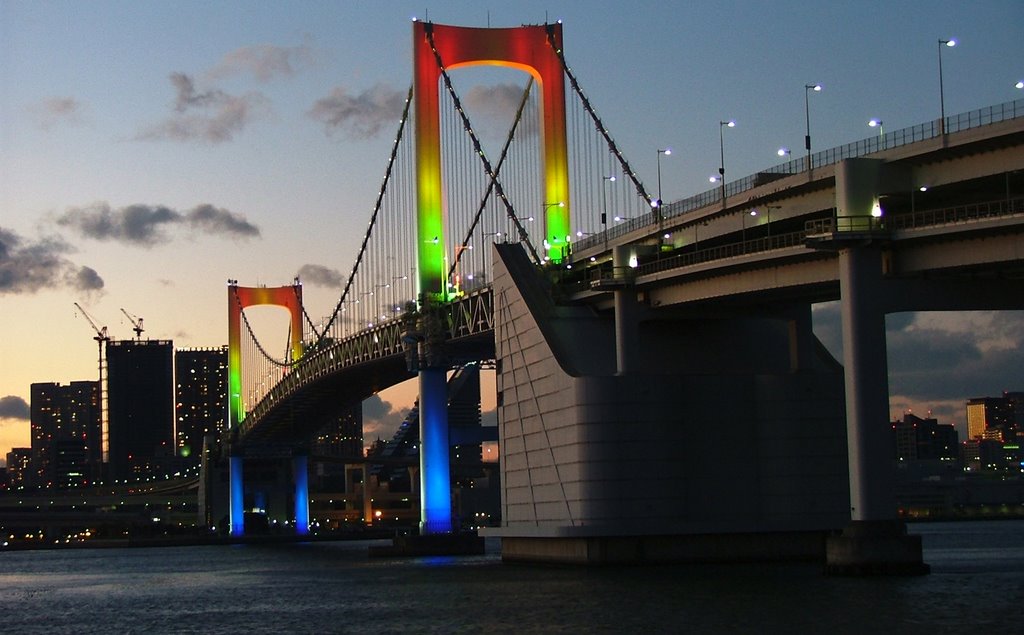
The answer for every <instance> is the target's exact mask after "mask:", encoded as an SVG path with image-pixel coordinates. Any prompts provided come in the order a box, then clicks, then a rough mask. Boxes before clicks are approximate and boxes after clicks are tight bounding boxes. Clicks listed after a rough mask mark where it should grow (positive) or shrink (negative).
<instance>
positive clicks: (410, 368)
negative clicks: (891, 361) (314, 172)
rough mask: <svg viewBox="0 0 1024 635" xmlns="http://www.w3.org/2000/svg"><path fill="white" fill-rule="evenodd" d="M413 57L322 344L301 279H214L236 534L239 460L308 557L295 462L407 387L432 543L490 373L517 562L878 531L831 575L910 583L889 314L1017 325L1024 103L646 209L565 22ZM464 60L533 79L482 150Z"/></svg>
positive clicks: (788, 544) (435, 42)
mask: <svg viewBox="0 0 1024 635" xmlns="http://www.w3.org/2000/svg"><path fill="white" fill-rule="evenodd" d="M413 56H414V83H413V86H412V87H411V88H410V90H409V93H408V97H407V100H406V104H405V110H404V112H403V115H402V118H401V121H400V123H399V127H398V130H397V133H396V135H395V140H394V144H393V147H392V150H391V153H390V156H389V158H388V162H387V167H386V169H385V175H384V179H383V183H382V185H381V188H380V191H379V193H378V195H377V197H376V200H375V201H374V205H373V207H372V211H371V213H370V217H369V222H368V224H367V228H366V232H365V235H364V237H363V240H362V243H361V245H360V247H359V250H358V253H357V254H356V255H355V264H354V265H353V267H352V270H351V272H350V274H349V275H348V277H347V279H346V280H345V283H344V285H343V287H342V288H341V292H340V297H339V299H338V301H337V304H336V306H335V308H334V310H333V311H332V313H331V314H330V315H329V316H327V317H325V318H323V319H321V320H314V319H312V318H311V316H309V315H308V314H307V313H306V312H305V309H304V308H303V305H302V287H301V283H300V281H298V280H296V281H295V283H294V284H292V285H289V286H285V287H278V288H264V287H243V286H239V285H238V284H237V282H236V281H233V280H232V281H229V287H228V315H229V349H230V352H229V360H230V370H229V411H230V421H231V429H230V434H229V438H228V439H227V443H226V444H225V447H226V452H227V454H229V455H230V459H229V460H230V464H231V467H230V474H231V478H230V480H231V486H230V489H231V492H230V518H231V531H232V533H234V534H240V533H242V532H244V524H243V520H242V519H243V518H244V499H245V490H244V479H243V475H244V470H243V464H244V461H245V460H246V457H247V456H252V455H257V456H258V455H259V454H260V453H261V452H263V451H265V450H264V449H265V448H268V447H269V448H273V447H278V448H279V447H285V448H286V454H289V455H290V456H292V457H293V468H294V475H295V494H294V503H295V506H294V509H295V512H294V522H295V526H296V530H297V532H299V533H300V534H301V533H303V532H304V531H305V530H306V528H307V527H308V507H306V506H305V502H306V501H307V500H308V495H307V494H306V492H305V477H304V473H305V469H306V463H305V461H306V456H305V453H304V450H303V448H304V447H305V446H306V444H307V440H308V438H309V437H310V436H311V435H312V434H313V433H314V432H315V431H316V430H317V429H319V428H320V427H322V426H323V425H324V423H325V422H326V421H327V420H328V419H329V418H330V417H331V416H332V415H334V414H336V413H337V412H338V411H340V410H341V409H343V408H345V407H351V405H352V404H357V403H359V402H361V401H362V400H363V399H365V398H367V397H369V396H370V395H372V394H373V393H375V392H376V391H378V390H381V389H383V388H386V387H388V386H392V385H395V384H397V383H399V382H402V381H405V380H407V379H410V378H412V377H418V379H419V413H420V416H419V421H420V443H421V447H420V470H419V473H420V478H421V487H420V501H421V510H420V512H421V524H420V530H421V533H422V534H424V535H444V534H449V533H451V532H452V531H453V526H452V511H451V493H450V489H451V487H450V482H449V456H448V447H449V438H448V430H447V412H446V408H447V403H446V399H447V397H446V375H447V373H448V371H449V370H450V369H451V368H455V367H458V366H460V365H463V364H467V363H472V362H476V361H480V360H494V361H495V365H496V368H497V377H498V393H499V395H498V402H499V427H500V439H501V443H502V488H503V511H504V513H503V527H502V528H501V530H500V531H499V532H498V533H499V534H500V535H502V538H503V555H504V556H505V557H506V558H508V559H515V558H522V559H553V560H570V561H608V560H615V559H636V558H638V557H640V556H639V555H638V554H644V553H647V554H649V555H650V557H658V558H660V557H665V558H685V557H695V555H696V554H698V553H700V552H701V550H706V549H708V548H711V549H716V548H718V547H717V545H719V542H718V539H717V538H709V537H708V536H722V535H728V536H731V537H732V538H733V539H732V540H731V542H730V545H731V546H730V549H731V550H732V551H731V552H730V553H732V554H734V555H735V556H736V557H741V556H742V555H744V554H746V555H750V556H755V555H757V553H755V552H758V550H760V552H758V553H760V556H762V557H763V556H764V555H765V553H764V550H768V551H771V552H772V553H773V554H775V555H776V556H783V555H788V556H795V555H800V554H804V551H801V550H805V549H808V548H813V547H808V546H807V545H814V544H820V537H821V535H822V532H826V531H835V530H837V529H840V528H842V527H844V526H847V525H849V524H850V523H851V521H852V522H853V525H851V526H857V527H861V528H862V527H864V526H870V527H883V528H884V531H881V533H880V534H879V532H875V533H872V532H871V531H868V532H866V533H865V532H863V531H862V532H861V534H856V532H854V534H856V535H853V534H851V536H852V537H851V536H845V537H842V540H840V539H837V542H836V544H837V545H839V546H837V547H835V549H836V550H837V551H835V553H840V552H842V553H843V554H845V553H846V552H844V551H843V550H844V549H846V550H847V551H849V550H850V549H853V552H855V553H854V554H853V555H852V556H848V554H847V555H839V556H835V557H836V558H838V559H839V560H842V559H843V558H846V557H847V556H848V557H849V558H852V559H853V560H852V561H853V562H854V564H855V565H856V566H861V565H862V564H863V561H864V559H865V558H867V559H868V560H870V559H871V557H873V556H871V555H868V556H865V555H864V553H863V552H862V551H858V550H860V549H863V548H867V549H868V551H869V552H870V550H871V548H872V547H870V545H871V544H876V543H877V540H875V542H872V540H874V538H871V539H865V538H863V536H864V535H868V536H876V537H877V535H882V539H883V540H888V541H890V542H894V543H896V544H898V545H900V546H899V549H903V550H904V551H901V552H899V554H898V555H896V556H892V555H891V553H895V552H892V550H890V556H889V558H890V560H892V559H894V560H895V562H894V563H889V564H892V565H893V566H895V567H896V568H900V567H904V568H905V569H907V570H915V569H920V567H921V562H920V545H919V543H918V544H917V545H916V551H915V545H914V544H913V541H909V545H908V539H907V537H905V536H901V535H900V534H899V527H898V526H897V525H893V521H894V520H895V505H894V504H893V503H892V501H891V492H886V488H887V483H886V477H885V474H886V469H885V467H884V465H883V464H885V463H886V461H887V457H888V453H887V451H886V449H885V446H884V443H885V440H886V439H887V436H885V435H887V426H888V408H887V399H888V394H887V381H886V379H885V377H886V373H885V356H884V349H885V342H884V314H885V313H887V312H893V311H896V310H923V309H926V308H930V309H935V310H951V309H959V308H1024V306H1020V304H1021V301H1020V300H1019V298H1021V297H1024V295H1021V294H1019V293H1016V294H1014V293H1008V291H1013V290H1015V289H1017V288H1018V287H1020V286H1021V285H1020V282H1019V278H1018V277H1017V273H1018V272H1020V271H1021V270H1022V269H1024V268H1022V267H1021V265H1022V261H1024V242H1022V241H1024V238H1022V232H1021V230H1022V229H1024V226H1022V222H1021V221H1022V218H1024V198H1022V196H1024V182H1022V181H1024V179H1022V176H1021V170H1022V168H1024V149H1022V148H1024V145H1022V143H1021V141H1022V137H1024V102H1022V101H1021V100H1018V101H1017V102H1010V103H1008V104H1002V105H999V106H995V107H991V108H988V109H983V110H981V111H975V112H972V113H966V114H965V115H960V116H954V117H949V118H947V119H946V120H943V121H940V122H929V123H927V124H922V125H921V126H916V127H913V128H908V129H904V130H898V131H893V132H890V133H888V134H886V135H884V136H881V137H875V138H872V139H869V140H865V141H862V142H858V143H855V144H850V145H849V146H844V147H841V148H835V149H831V150H827V151H825V152H819V153H817V154H814V155H809V156H807V157H804V158H800V159H797V160H794V161H791V162H789V163H786V164H783V165H779V166H775V167H773V168H771V169H769V170H766V171H764V172H760V173H758V174H756V175H753V176H751V177H748V178H746V179H741V180H739V181H735V182H731V183H723V184H722V185H721V187H719V188H715V189H713V190H709V191H708V192H706V193H703V194H701V195H698V196H695V197H691V198H689V199H685V200H682V201H676V202H672V203H669V204H663V202H662V201H661V200H660V199H658V198H657V196H655V195H653V194H652V193H651V191H650V190H649V189H648V188H647V187H646V186H645V184H644V182H643V181H642V180H641V179H640V178H639V176H638V175H637V174H636V173H635V172H634V170H633V169H632V168H631V167H630V164H629V162H628V160H627V158H626V157H625V156H624V154H623V153H622V152H621V150H620V149H619V148H618V147H617V146H616V144H615V142H614V140H613V136H612V134H611V133H610V131H609V130H608V129H607V127H606V126H605V125H604V123H603V122H602V120H601V118H600V116H599V115H598V113H597V110H596V109H595V108H594V106H593V105H592V104H591V103H590V101H589V100H588V98H587V96H586V94H585V92H584V91H583V89H582V87H581V86H580V83H579V81H578V80H577V78H576V76H575V75H574V73H573V71H572V68H571V67H570V66H569V64H568V62H567V60H566V56H565V54H564V52H563V50H562V26H561V24H544V25H536V26H523V27H515V28H507V29H492V28H487V29H484V28H467V27H454V26H446V25H439V24H432V23H429V22H415V23H414V25H413ZM479 64H486V65H498V66H506V67H511V68H514V69H517V70H521V71H525V79H524V81H523V82H522V84H521V85H520V86H517V88H516V94H517V98H518V107H517V109H516V111H515V113H514V114H513V115H512V116H511V117H510V122H509V123H508V126H507V130H506V131H503V133H502V142H501V143H500V144H499V145H497V146H496V147H495V148H489V147H487V144H486V143H485V140H484V139H483V138H482V136H483V132H482V131H483V128H482V127H480V124H479V123H477V122H474V121H473V120H472V119H471V115H472V113H471V112H470V109H468V108H466V107H465V106H464V105H463V104H464V102H463V98H462V97H460V94H459V91H458V90H457V88H456V85H457V84H456V81H455V80H456V78H454V77H453V73H452V71H455V70H457V69H459V68H461V67H465V66H470V65H479ZM979 246H983V247H984V248H983V249H981V250H979V249H978V247H979ZM837 299H839V300H841V301H842V303H843V311H844V326H843V328H844V343H845V349H846V350H845V352H844V355H845V357H844V359H843V360H842V361H843V363H844V366H845V367H846V372H845V373H844V372H843V369H842V368H841V367H839V366H838V365H837V364H836V363H835V361H834V360H832V359H831V356H829V355H828V354H827V353H825V352H824V351H823V350H822V348H821V346H820V344H818V343H817V339H816V338H815V337H814V335H813V333H811V329H810V305H811V304H812V303H814V302H821V301H826V300H837ZM256 305H275V306H281V307H283V308H285V309H286V310H288V311H289V314H290V316H291V319H290V328H289V332H288V339H287V345H286V347H285V349H286V350H285V352H284V354H283V355H282V354H281V353H280V351H275V350H274V349H273V347H268V346H267V345H265V344H264V343H262V342H261V341H260V340H259V339H258V338H256V337H255V335H254V332H253V329H252V327H251V325H250V324H249V321H248V319H247V318H246V314H245V309H246V308H248V307H251V306H256ZM879 319H881V325H882V330H881V332H879V327H878V325H879ZM641 325H643V327H642V328H641ZM847 331H849V332H848V333H847ZM879 350H880V351H881V357H880V359H879ZM844 382H845V385H844ZM844 394H845V398H844ZM711 428H715V429H717V432H716V439H715V440H714V441H712V440H698V439H696V438H695V437H698V436H700V435H699V434H698V431H699V430H702V429H705V430H707V429H711ZM723 443H724V444H726V445H729V444H730V443H732V444H734V445H732V446H731V448H732V450H734V453H733V454H732V455H729V454H728V453H725V452H724V451H723V447H722V446H721V444H723ZM641 471H643V472H646V474H647V476H645V477H643V478H641V477H640V476H639V472H641ZM751 488H753V489H754V490H756V491H754V492H751ZM744 498H749V499H756V500H755V502H754V503H751V505H749V506H748V507H749V509H745V510H744V511H739V510H737V509H735V508H734V507H733V506H735V505H737V504H738V501H739V500H741V499H744ZM639 518H642V519H643V523H642V526H638V523H637V519H639ZM858 523H859V524H858ZM681 536H686V537H688V539H686V540H682V539H681V538H680V537H681ZM766 536H768V538H767V539H766ZM752 537H756V538H752ZM808 537H809V538H808ZM843 540H845V542H843ZM865 540H866V541H867V543H869V546H868V547H863V544H865ZM851 541H852V543H855V547H849V544H851ZM680 545H683V546H680ZM796 545H800V546H796ZM897 551H898V549H897ZM872 553H873V552H872ZM839 564H840V565H841V564H842V562H840V563H839ZM883 564H885V563H883ZM837 566H838V565H837Z"/></svg>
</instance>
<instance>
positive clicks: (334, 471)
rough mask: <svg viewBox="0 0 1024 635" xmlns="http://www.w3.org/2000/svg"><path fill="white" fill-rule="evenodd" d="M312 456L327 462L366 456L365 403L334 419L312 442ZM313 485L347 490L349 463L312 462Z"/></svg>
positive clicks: (331, 419)
mask: <svg viewBox="0 0 1024 635" xmlns="http://www.w3.org/2000/svg"><path fill="white" fill-rule="evenodd" d="M310 445H311V447H310V454H311V455H312V456H313V457H324V458H326V459H343V458H349V459H351V457H361V456H362V455H363V404H362V403H359V402H357V403H356V404H355V405H353V406H352V407H351V408H346V409H344V410H343V411H342V412H341V413H339V414H337V415H335V416H333V417H331V418H330V419H329V420H328V421H327V423H326V424H324V426H323V427H322V428H320V430H318V431H317V433H316V435H315V436H314V437H313V439H312V441H311V444H310ZM309 470H310V474H309V476H310V486H311V487H314V488H316V489H320V490H324V489H334V490H343V489H344V488H345V464H344V463H341V462H339V461H337V460H317V458H313V459H312V460H311V461H310V463H309Z"/></svg>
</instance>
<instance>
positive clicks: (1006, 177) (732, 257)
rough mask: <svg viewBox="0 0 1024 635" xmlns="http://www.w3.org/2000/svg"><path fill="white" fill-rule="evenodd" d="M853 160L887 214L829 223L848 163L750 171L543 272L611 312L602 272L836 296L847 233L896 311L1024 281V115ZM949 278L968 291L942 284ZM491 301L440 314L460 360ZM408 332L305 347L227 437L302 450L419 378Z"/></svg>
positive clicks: (640, 286)
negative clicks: (348, 408)
mask: <svg viewBox="0 0 1024 635" xmlns="http://www.w3.org/2000/svg"><path fill="white" fill-rule="evenodd" d="M862 158H867V159H876V160H879V161H881V162H883V164H884V169H883V178H882V181H881V182H880V183H879V193H880V197H879V200H880V204H881V207H882V209H883V211H884V215H883V216H882V217H881V218H877V219H871V220H867V219H853V220H851V219H844V218H841V217H839V218H837V217H836V196H837V192H836V182H837V169H839V166H840V165H841V164H840V163H833V164H828V165H821V166H819V167H815V168H814V169H813V170H810V171H807V172H802V173H799V174H790V175H781V176H780V175H778V174H774V175H771V177H770V178H760V179H747V182H748V183H749V185H750V187H749V188H748V189H746V190H742V191H740V192H738V193H734V194H732V195H727V196H726V197H725V199H724V201H723V200H722V199H721V198H718V199H717V200H716V199H713V197H707V198H708V199H709V200H708V201H707V202H706V204H703V205H701V206H698V207H695V208H690V209H687V206H685V205H680V204H675V203H674V204H670V205H667V206H665V208H664V216H663V218H661V219H658V218H657V217H656V216H654V215H653V214H652V215H651V216H650V217H645V218H641V219H632V220H629V221H627V222H626V223H624V224H623V225H621V226H616V227H614V228H612V229H609V231H608V232H607V234H606V235H597V236H590V237H587V238H586V239H584V240H582V241H579V242H578V243H577V244H576V249H575V253H574V254H573V259H574V262H575V264H576V267H575V268H573V269H572V270H561V271H558V272H556V271H554V270H552V271H551V275H552V277H556V278H561V286H562V287H563V290H564V291H565V293H563V294H562V295H563V297H564V298H566V299H569V300H570V301H572V302H574V303H584V304H588V305H590V306H592V307H593V308H594V309H595V310H597V311H602V312H603V311H609V310H611V308H612V294H611V293H609V292H608V291H607V290H602V288H601V287H602V284H601V280H605V281H607V280H608V279H609V278H612V279H615V278H619V277H628V278H629V279H630V282H631V283H633V284H635V285H636V288H637V290H638V292H639V295H640V298H641V300H642V303H643V305H644V306H645V307H647V308H648V309H649V310H651V311H653V312H655V313H657V312H664V311H671V312H672V313H673V314H676V313H677V312H680V311H682V312H687V311H688V312H692V313H694V314H699V315H702V316H705V317H706V316H708V315H714V314H716V313H722V314H723V315H729V314H732V315H735V314H736V313H741V314H749V313H751V312H759V311H760V312H763V311H777V310H780V309H782V310H784V309H785V307H786V306H789V305H793V304H804V305H806V304H808V303H816V302H824V301H830V300H837V299H839V277H840V274H839V258H838V257H837V246H839V245H841V244H844V241H849V240H856V241H858V242H869V241H873V242H875V243H877V244H880V245H883V246H884V249H885V251H886V252H887V254H888V256H887V258H886V267H887V269H886V274H887V276H889V277H891V278H894V279H907V280H910V279H913V280H914V285H912V286H908V287H907V290H908V292H907V294H906V295H905V300H906V301H905V303H904V304H905V306H902V307H898V308H896V310H908V311H909V310H929V309H931V310H953V309H959V308H965V309H966V308H977V305H976V303H974V302H973V301H972V300H971V297H972V294H971V293H970V290H971V289H978V290H979V291H981V292H986V291H991V288H990V287H992V286H993V285H994V286H995V287H999V286H1000V285H1006V284H1008V281H1014V282H1015V283H1019V282H1020V280H1021V279H1022V278H1024V275H1022V274H1024V198H1022V194H1024V116H1015V118H1012V119H1009V120H1005V121H1000V122H998V123H993V124H990V125H985V126H979V127H974V128H968V129H966V130H963V131H961V132H957V133H952V134H949V135H946V136H945V137H934V138H928V139H924V140H922V141H916V142H913V143H908V144H906V145H902V146H898V147H893V148H889V149H882V150H879V151H877V152H874V153H870V154H867V155H864V156H863V157H862ZM922 187H924V188H927V190H926V191H923V190H922V189H921V188H922ZM680 203H683V202H680ZM691 207H692V206H691ZM851 222H857V223H860V224H861V225H860V226H859V227H855V226H852V225H850V223H851ZM617 245H630V246H632V253H633V254H634V255H635V256H636V259H637V265H638V266H637V267H636V268H635V269H632V270H629V271H627V270H624V269H622V268H619V269H616V268H614V267H612V266H611V265H612V263H611V252H612V249H613V248H614V247H615V246H617ZM936 285H939V286H938V288H939V291H940V292H939V293H935V290H936ZM943 285H944V286H943ZM954 287H955V288H957V289H959V290H960V291H962V293H960V292H958V293H948V294H947V293H942V292H941V289H942V288H947V289H950V290H953V288H954ZM915 290H916V292H915ZM1004 295H1005V297H1006V302H1005V306H997V305H993V304H992V302H991V298H992V294H991V293H985V296H986V298H987V300H986V307H987V308H1006V309H1011V308H1020V306H1019V305H1020V301H1019V299H1018V297H1019V296H1018V295H1017V294H1011V293H1007V294H1004ZM936 298H940V300H939V301H936V300H935V299H936ZM492 305H493V298H492V295H491V291H490V288H489V287H483V288H480V289H477V290H475V291H473V292H471V293H469V294H467V295H466V296H465V297H463V298H460V299H459V300H458V301H456V302H454V303H452V305H451V306H450V307H449V308H448V311H449V313H448V317H447V322H448V324H447V327H448V336H449V341H448V352H449V355H450V356H451V358H452V361H453V362H456V361H459V360H466V361H468V360H473V359H491V358H493V356H494V341H493V332H492V326H493V325H492V314H493V312H492V309H493V306H492ZM405 331H406V328H405V326H404V323H403V321H402V320H401V319H395V320H391V321H389V322H384V323H381V324H379V325H377V326H376V327H374V328H373V329H369V330H367V331H364V332H362V333H360V334H357V335H355V336H352V337H350V338H347V339H346V340H344V341H340V342H334V343H331V344H330V345H328V346H326V347H324V349H323V350H321V351H315V352H313V353H312V354H310V355H308V356H307V358H306V360H305V361H304V362H303V363H301V364H299V365H298V366H297V367H296V368H295V369H294V370H293V371H292V372H291V373H290V374H289V375H288V376H286V378H285V379H284V380H282V382H280V383H279V384H278V385H277V386H275V387H274V388H273V389H272V390H271V391H270V392H269V393H268V395H267V396H266V397H265V398H264V399H263V400H262V401H261V402H260V403H259V404H257V406H256V407H255V408H254V409H253V410H252V411H251V412H250V413H248V416H247V417H246V419H245V420H244V421H243V422H242V424H241V425H240V426H239V427H238V428H237V429H236V430H237V433H236V434H237V438H236V443H239V446H240V447H244V446H246V445H274V444H281V445H293V444H301V443H302V442H304V441H305V439H307V438H308V437H309V436H310V435H312V434H313V433H314V432H315V430H316V429H317V428H319V427H320V426H321V425H322V424H323V423H324V421H325V417H326V416H328V415H329V414H330V413H331V412H333V411H335V410H337V409H339V408H341V407H344V406H345V405H348V404H353V403H357V402H358V401H361V400H362V399H365V398H367V397H369V396H370V395H372V394H373V393H374V392H376V391H378V390H381V389H384V388H387V387H389V386H392V385H395V384H397V383H399V382H401V381H404V380H406V379H409V378H411V377H413V376H414V375H415V373H414V372H411V371H410V370H409V367H408V366H407V361H406V357H407V352H408V351H407V348H406V345H404V344H403V336H406V335H407V333H406V332H405Z"/></svg>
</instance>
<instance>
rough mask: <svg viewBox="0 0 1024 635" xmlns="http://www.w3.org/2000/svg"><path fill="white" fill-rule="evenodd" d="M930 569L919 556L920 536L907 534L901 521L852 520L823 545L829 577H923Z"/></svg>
mask: <svg viewBox="0 0 1024 635" xmlns="http://www.w3.org/2000/svg"><path fill="white" fill-rule="evenodd" d="M930 570H931V567H929V566H928V565H927V564H925V563H924V561H923V559H922V553H921V536H915V535H910V534H907V527H906V524H905V523H903V521H900V520H888V521H854V522H852V523H851V524H850V525H849V526H848V527H847V528H846V529H844V530H843V531H842V533H841V534H838V535H835V536H829V537H828V540H827V541H826V543H825V573H828V574H830V575H858V576H860V575H924V574H926V573H928V572H929V571H930Z"/></svg>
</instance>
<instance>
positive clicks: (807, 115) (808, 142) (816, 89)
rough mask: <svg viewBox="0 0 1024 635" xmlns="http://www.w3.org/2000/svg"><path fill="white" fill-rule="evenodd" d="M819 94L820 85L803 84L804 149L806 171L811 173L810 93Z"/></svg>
mask: <svg viewBox="0 0 1024 635" xmlns="http://www.w3.org/2000/svg"><path fill="white" fill-rule="evenodd" d="M812 90H813V91H814V92H816V93H820V92H821V84H804V121H806V122H807V134H806V135H804V147H805V148H807V171H808V172H810V171H811V100H810V98H809V97H808V95H810V94H811V91H812Z"/></svg>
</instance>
